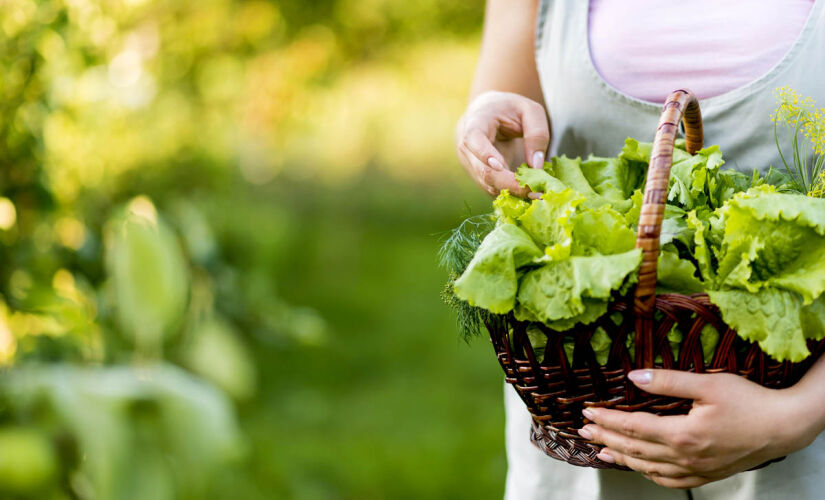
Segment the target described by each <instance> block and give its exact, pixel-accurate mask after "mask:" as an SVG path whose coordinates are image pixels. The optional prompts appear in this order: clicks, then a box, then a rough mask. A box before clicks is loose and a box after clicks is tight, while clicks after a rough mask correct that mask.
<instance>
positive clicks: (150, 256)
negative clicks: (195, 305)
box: [105, 197, 189, 352]
mask: <svg viewBox="0 0 825 500" xmlns="http://www.w3.org/2000/svg"><path fill="white" fill-rule="evenodd" d="M105 257H106V267H107V271H108V273H109V277H110V278H111V281H112V288H113V291H114V296H115V305H116V314H117V318H118V322H119V324H120V327H121V329H122V331H123V332H125V333H127V334H128V336H129V337H130V338H131V339H132V340H133V341H134V342H135V344H136V346H137V347H138V348H139V349H144V350H149V351H155V352H156V351H157V350H158V349H159V346H160V344H161V342H162V341H163V339H164V338H165V337H167V336H169V335H171V334H172V333H173V332H174V331H175V328H176V327H177V326H178V324H179V322H180V320H181V319H182V317H183V314H184V311H185V309H186V302H187V297H188V291H189V280H188V270H187V265H186V261H185V259H184V257H183V253H182V251H181V247H180V244H179V243H178V240H177V238H176V237H175V235H174V233H172V231H171V230H170V229H169V227H168V226H167V225H166V224H165V223H164V222H163V220H162V219H160V217H159V216H158V215H157V213H156V212H155V211H154V207H153V206H152V205H151V202H150V201H149V200H148V199H146V198H143V197H138V198H136V199H135V200H134V201H133V202H132V203H131V204H130V207H129V209H128V210H126V211H124V212H123V213H122V214H121V215H117V216H115V217H114V218H112V219H111V220H110V221H109V222H108V223H107V225H106V255H105Z"/></svg>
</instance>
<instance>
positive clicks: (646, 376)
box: [627, 370, 713, 400]
mask: <svg viewBox="0 0 825 500" xmlns="http://www.w3.org/2000/svg"><path fill="white" fill-rule="evenodd" d="M709 377H710V375H708V374H700V373H691V372H683V371H680V370H633V371H631V372H630V373H628V374H627V378H629V379H630V380H631V381H632V382H633V383H634V384H635V385H636V387H638V388H639V389H641V390H643V391H645V392H649V393H651V394H660V395H662V396H673V397H677V398H685V399H694V400H697V399H703V398H704V397H706V396H707V394H708V391H709V389H710V384H711V383H712V382H713V380H712V377H710V379H709Z"/></svg>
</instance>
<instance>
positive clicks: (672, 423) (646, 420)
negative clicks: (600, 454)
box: [582, 408, 687, 445]
mask: <svg viewBox="0 0 825 500" xmlns="http://www.w3.org/2000/svg"><path fill="white" fill-rule="evenodd" d="M582 415H584V418H586V419H588V420H590V421H592V422H594V423H596V424H598V425H599V426H600V427H602V428H604V429H607V430H610V431H614V432H617V433H619V434H622V435H624V436H627V437H630V438H635V439H641V440H644V441H652V442H655V443H661V444H664V445H667V444H668V443H670V439H669V437H670V436H671V434H673V432H674V431H675V430H678V429H681V428H682V427H684V424H685V422H684V421H685V419H686V418H687V417H686V416H685V415H671V416H659V415H654V414H652V413H647V412H644V411H637V412H627V411H619V410H610V409H607V408H585V409H584V410H583V411H582Z"/></svg>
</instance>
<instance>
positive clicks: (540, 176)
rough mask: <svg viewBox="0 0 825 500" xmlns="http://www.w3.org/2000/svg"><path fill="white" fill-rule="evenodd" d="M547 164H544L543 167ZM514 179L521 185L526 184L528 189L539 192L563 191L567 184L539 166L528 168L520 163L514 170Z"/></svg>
mask: <svg viewBox="0 0 825 500" xmlns="http://www.w3.org/2000/svg"><path fill="white" fill-rule="evenodd" d="M547 167H548V164H545V168H547ZM516 181H518V183H519V184H521V185H522V186H527V187H529V188H530V191H533V192H539V193H550V192H558V191H564V190H565V189H567V186H565V184H564V183H563V182H562V181H560V180H559V179H557V178H555V177H553V176H552V175H550V174H549V173H548V172H547V171H546V170H544V169H540V168H530V167H528V166H527V165H522V166H520V167H519V168H518V170H516Z"/></svg>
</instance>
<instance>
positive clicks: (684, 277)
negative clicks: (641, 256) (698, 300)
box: [656, 251, 705, 294]
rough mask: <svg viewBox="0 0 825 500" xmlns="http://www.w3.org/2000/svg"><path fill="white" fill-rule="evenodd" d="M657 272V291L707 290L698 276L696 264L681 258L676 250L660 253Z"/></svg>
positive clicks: (686, 291)
mask: <svg viewBox="0 0 825 500" xmlns="http://www.w3.org/2000/svg"><path fill="white" fill-rule="evenodd" d="M657 273H658V275H657V281H656V293H681V294H691V293H700V292H703V291H705V286H704V283H702V281H701V280H699V278H697V277H696V266H694V265H693V263H692V262H691V261H689V260H685V259H680V258H679V255H678V254H676V253H675V252H672V251H662V252H660V253H659V262H658V264H657Z"/></svg>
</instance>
